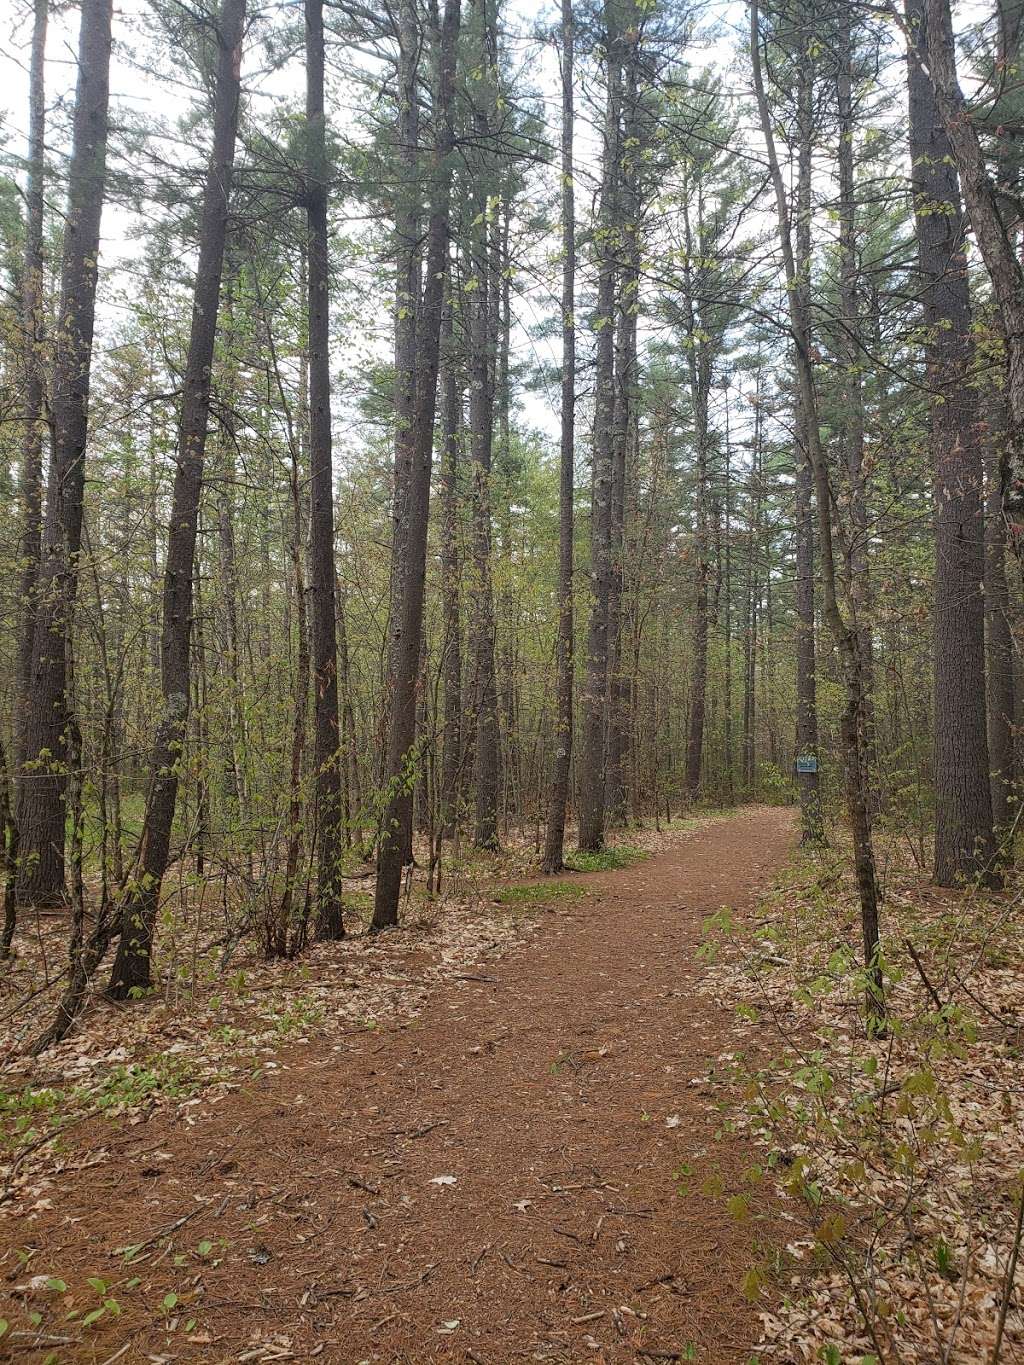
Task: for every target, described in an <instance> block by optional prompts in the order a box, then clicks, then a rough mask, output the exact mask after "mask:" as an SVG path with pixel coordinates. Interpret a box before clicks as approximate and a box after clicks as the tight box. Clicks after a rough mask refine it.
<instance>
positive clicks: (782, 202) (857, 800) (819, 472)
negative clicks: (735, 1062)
mask: <svg viewBox="0 0 1024 1365" xmlns="http://www.w3.org/2000/svg"><path fill="white" fill-rule="evenodd" d="M750 56H751V64H752V67H753V76H754V91H755V94H756V98H757V108H758V115H759V119H760V123H761V132H762V135H763V137H764V142H765V148H766V151H767V154H768V167H769V173H770V175H771V180H772V185H773V188H774V191H775V204H776V213H777V216H778V225H779V238H780V245H781V247H782V258H783V263H784V267H785V277H786V295H787V302H788V306H789V319H790V326H791V328H792V332H793V340H794V345H795V352H796V370H797V380H798V384H799V394H800V404H801V407H802V409H803V413H804V415H805V433H806V438H807V459H808V463H809V464H810V466H811V470H812V473H813V476H814V494H815V499H816V503H817V514H818V537H819V542H820V547H819V548H820V554H821V579H822V594H823V598H824V609H825V619H826V621H827V622H828V625H829V629H830V631H831V632H832V635H833V637H834V639H835V642H836V646H837V648H838V650H839V654H840V659H841V662H842V667H843V678H844V682H845V684H846V706H845V709H844V712H843V720H842V730H841V733H842V741H843V753H844V759H845V767H846V803H847V811H848V814H849V819H850V829H851V833H852V835H853V852H854V868H855V871H856V876H857V889H858V893H859V898H860V910H861V930H862V935H863V942H864V964H865V973H866V985H865V1009H866V1013H867V1017H868V1027H869V1029H872V1028H877V1026H878V1022H879V1020H880V1019H881V1017H882V1016H883V1015H884V1012H885V998H884V994H883V987H882V973H881V964H880V962H879V951H880V942H879V923H878V879H877V875H876V872H875V853H874V845H873V842H872V836H871V812H870V805H869V799H868V783H867V762H866V743H865V728H864V675H863V668H862V661H861V657H860V637H859V635H858V633H857V631H856V630H855V629H853V628H852V627H851V626H850V624H849V623H848V622H847V620H845V619H844V616H843V611H842V608H841V607H840V605H839V598H838V595H837V588H838V577H837V574H836V565H835V554H834V550H833V524H832V498H831V489H830V487H829V476H828V463H827V460H826V456H825V450H824V447H823V444H822V440H821V426H820V423H819V419H818V405H817V396H816V393H815V387H814V372H813V369H812V364H811V333H810V324H809V316H808V315H809V296H808V288H807V281H806V279H802V278H801V277H800V276H799V274H798V272H797V264H796V255H795V253H794V251H793V237H792V231H791V226H790V215H789V203H788V199H787V195H786V187H785V183H784V181H783V178H782V171H781V169H780V167H779V159H778V152H777V151H776V146H775V133H774V126H773V121H772V115H771V110H770V108H769V105H768V100H767V97H766V95H765V89H764V78H763V76H762V71H761V35H760V17H759V13H758V5H757V0H752V3H751V6H750ZM837 534H840V535H841V532H839V531H838V528H837Z"/></svg>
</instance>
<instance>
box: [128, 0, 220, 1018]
mask: <svg viewBox="0 0 1024 1365" xmlns="http://www.w3.org/2000/svg"><path fill="white" fill-rule="evenodd" d="M244 22H245V0H224V2H223V5H222V8H221V12H220V19H219V22H218V26H217V43H218V53H217V74H216V83H215V87H214V108H213V147H212V151H211V155H210V161H209V165H208V167H207V172H206V183H205V185H204V188H203V200H202V209H201V214H200V223H199V262H198V266H197V269H196V281H195V289H194V294H193V300H192V329H191V333H190V335H189V346H188V357H187V361H186V365H185V376H184V381H183V384H182V400H181V418H180V423H179V428H178V459H177V469H176V471H175V476H174V493H173V501H172V507H171V521H170V530H169V533H168V537H167V564H166V569H165V573H164V591H163V628H162V632H161V648H160V690H161V710H160V717H159V722H158V725H157V729H156V735H155V737H154V742H153V753H152V758H151V772H152V777H151V779H150V785H149V792H148V794H147V798H146V816H145V821H144V824H143V828H142V836H141V838H140V841H139V850H138V855H137V860H136V863H137V865H136V870H135V875H134V876H133V877H132V878H131V880H130V882H129V886H128V889H127V890H126V892H125V895H124V899H123V901H122V905H121V916H120V918H121V938H120V942H119V943H118V947H117V954H116V956H115V958H114V963H113V967H112V970H111V977H110V986H109V990H110V993H111V995H112V996H113V997H114V998H115V999H118V1000H123V999H126V998H127V997H128V996H129V995H130V994H131V993H133V992H137V991H139V990H144V989H146V988H147V987H148V986H149V984H150V981H151V955H152V946H153V926H154V922H155V920H156V913H157V909H158V907H159V904H160V888H161V885H162V883H163V878H164V874H165V872H166V871H167V865H168V861H169V858H170V845H171V830H172V826H173V824H174V811H175V807H176V805H177V799H178V777H179V764H180V761H181V751H182V746H183V744H184V740H185V734H186V727H187V724H188V698H189V669H190V650H189V639H190V635H191V628H192V561H193V559H194V557H195V547H196V526H197V521H198V516H199V499H200V494H201V492H202V485H203V459H204V456H205V454H206V431H207V424H208V421H209V415H210V382H211V371H212V366H213V351H214V341H215V339H216V334H217V312H218V305H219V302H220V282H221V274H222V271H223V267H224V243H225V240H226V237H227V224H228V207H229V201H230V197H231V177H232V170H233V167H234V157H235V138H236V133H237V130H238V109H239V98H240V81H239V72H240V67H241V59H242V31H243V27H244Z"/></svg>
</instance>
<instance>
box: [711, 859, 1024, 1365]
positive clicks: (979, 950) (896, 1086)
mask: <svg viewBox="0 0 1024 1365" xmlns="http://www.w3.org/2000/svg"><path fill="white" fill-rule="evenodd" d="M842 853H843V851H842V850H839V851H838V852H835V851H833V852H832V853H831V854H826V855H823V856H822V857H821V858H820V859H816V858H808V857H800V858H798V859H796V860H795V861H794V862H793V864H792V866H791V867H790V868H789V869H788V871H787V873H786V875H785V876H784V877H783V878H782V879H781V880H780V882H779V883H778V884H777V886H776V887H775V889H774V890H773V892H772V893H771V894H770V895H769V896H768V897H767V898H766V899H765V900H764V901H763V902H762V903H761V904H760V906H759V907H758V908H757V910H756V913H754V914H753V915H748V916H744V917H742V919H741V918H740V917H739V916H737V915H735V914H733V913H731V912H729V911H728V910H725V911H723V912H720V913H719V914H718V915H715V916H712V917H710V918H709V919H708V921H707V922H706V924H705V942H704V946H703V947H702V949H701V956H702V958H703V959H704V961H705V963H706V964H707V973H708V974H707V982H706V985H707V989H709V990H711V991H713V992H714V993H715V994H716V996H717V997H718V998H719V1000H720V1001H721V1002H722V1003H727V1004H729V1005H731V1007H732V1008H733V1009H734V1010H735V1011H736V1014H737V1016H738V1019H739V1020H740V1021H742V1024H743V1025H744V1027H745V1028H747V1030H748V1031H749V1027H750V1026H751V1025H753V1026H754V1027H755V1028H756V1030H757V1034H756V1037H757V1044H758V1051H757V1057H756V1061H755V1060H754V1059H753V1058H752V1057H744V1056H743V1055H741V1054H735V1053H729V1054H724V1055H723V1056H722V1057H720V1058H719V1065H718V1068H717V1070H716V1072H715V1073H714V1074H713V1076H712V1077H711V1078H710V1079H711V1082H712V1084H713V1085H715V1086H716V1087H717V1086H718V1085H722V1084H725V1085H728V1086H730V1087H732V1088H733V1093H735V1086H736V1083H737V1082H739V1084H740V1087H741V1093H742V1095H743V1100H742V1102H741V1103H740V1104H739V1105H738V1106H737V1107H736V1108H735V1109H734V1111H733V1114H732V1123H733V1125H734V1126H735V1127H737V1128H739V1129H741V1130H743V1131H745V1132H747V1133H748V1134H749V1135H751V1136H752V1137H753V1138H754V1139H756V1141H757V1143H758V1145H759V1147H760V1150H761V1157H760V1159H759V1160H758V1162H757V1163H756V1164H755V1165H754V1166H753V1167H752V1168H751V1171H752V1175H751V1179H752V1180H753V1179H757V1180H760V1179H761V1178H763V1177H766V1178H767V1179H768V1181H769V1182H770V1183H771V1186H772V1189H773V1198H774V1200H775V1202H777V1204H778V1205H779V1207H780V1208H781V1210H782V1214H783V1217H784V1218H785V1219H786V1220H787V1221H788V1222H789V1224H790V1226H791V1228H792V1236H791V1238H790V1240H789V1241H788V1242H787V1244H786V1246H785V1249H784V1252H783V1253H782V1259H781V1262H780V1264H777V1265H774V1266H773V1265H771V1264H769V1262H768V1261H767V1260H761V1261H759V1262H758V1264H756V1265H754V1266H752V1267H751V1270H750V1272H749V1273H748V1276H747V1278H746V1281H745V1283H744V1290H745V1292H746V1293H747V1294H748V1296H749V1297H751V1298H752V1299H755V1300H763V1301H764V1304H767V1299H765V1298H764V1296H765V1293H766V1291H768V1290H770V1289H774V1291H775V1294H776V1296H777V1302H776V1304H775V1305H773V1307H772V1309H771V1310H769V1309H768V1308H767V1306H765V1307H764V1311H763V1313H762V1320H763V1324H764V1341H765V1343H766V1344H764V1345H762V1348H761V1349H762V1350H763V1351H764V1353H765V1355H766V1357H767V1356H771V1357H773V1358H779V1359H784V1360H791V1359H796V1360H822V1361H825V1362H826V1363H827V1365H846V1363H847V1362H851V1363H853V1365H862V1363H863V1365H899V1363H905V1365H910V1363H911V1362H915V1363H919V1365H952V1362H954V1361H960V1362H966V1361H979V1362H980V1361H983V1360H984V1361H986V1362H988V1365H997V1362H998V1360H999V1359H1000V1358H1001V1359H1002V1360H1004V1361H1007V1360H1009V1359H1011V1358H1014V1351H1015V1350H1019V1349H1020V1347H1021V1346H1022V1345H1024V1318H1022V1315H1021V1311H1020V1306H1019V1299H1018V1294H1019V1291H1020V1290H1021V1288H1022V1287H1024V1276H1022V1274H1021V1270H1020V1267H1019V1263H1018V1260H1017V1253H1018V1251H1019V1248H1020V1216H1021V1213H1022V1210H1024V1184H1022V1172H1021V1166H1022V1164H1024V1101H1022V1099H1021V1091H1020V1085H1019V1062H1020V1055H1021V1052H1020V1049H1021V1043H1022V1034H1021V1029H1022V1027H1024V988H1022V981H1024V926H1022V925H1021V922H1020V921H1021V917H1020V913H1019V912H1020V904H1021V901H1022V899H1024V889H1022V886H1021V885H1020V884H1018V883H1016V882H1015V883H1014V884H1013V885H1012V886H1011V887H1010V888H1009V890H1008V891H1006V892H1003V893H1001V894H999V895H991V894H982V893H979V892H974V891H969V892H963V893H951V892H944V891H939V890H937V889H936V888H934V887H932V886H931V885H930V884H929V883H928V882H927V881H926V880H925V877H924V875H923V874H922V873H921V872H920V871H919V870H918V868H917V867H916V865H914V864H913V863H912V861H911V860H910V859H909V857H906V856H904V857H902V858H901V857H899V856H897V855H896V854H895V853H894V851H893V850H890V851H889V861H888V864H887V869H886V895H885V901H884V919H883V930H884V953H885V956H884V960H883V974H884V979H885V986H886V1003H887V1017H886V1030H885V1033H884V1036H881V1037H877V1038H869V1037H867V1036H866V1032H865V1029H864V1026H863V1019H862V1015H861V1002H862V1000H863V997H864V986H865V981H864V973H863V970H862V969H861V967H860V965H859V960H860V959H859V948H860V945H859V921H858V918H857V908H856V892H855V888H854V886H853V884H852V879H851V877H850V876H849V875H848V872H847V868H848V866H849V863H848V861H844V859H843V856H842ZM724 1197H727V1198H728V1199H729V1201H730V1212H732V1213H733V1214H734V1215H735V1216H746V1215H747V1213H748V1208H747V1200H746V1196H745V1194H744V1193H743V1192H742V1191H740V1192H737V1191H735V1190H732V1191H728V1192H724ZM780 1267H781V1268H780ZM767 1343H770V1344H767Z"/></svg>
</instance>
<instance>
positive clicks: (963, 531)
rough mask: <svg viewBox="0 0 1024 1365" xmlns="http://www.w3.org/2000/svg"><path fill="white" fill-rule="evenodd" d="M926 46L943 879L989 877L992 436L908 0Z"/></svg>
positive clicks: (924, 252)
mask: <svg viewBox="0 0 1024 1365" xmlns="http://www.w3.org/2000/svg"><path fill="white" fill-rule="evenodd" d="M906 16H907V24H908V26H909V28H910V31H911V34H912V36H913V40H914V43H915V45H916V52H911V53H910V56H909V61H908V75H909V90H910V160H911V181H912V185H913V191H914V216H915V229H916V236H917V255H918V269H919V271H920V273H921V277H922V282H923V286H924V287H923V298H922V304H923V313H924V321H925V326H926V329H927V336H926V341H925V346H924V351H925V366H926V374H927V382H928V387H929V389H930V390H931V392H932V394H933V395H934V397H933V400H932V404H931V413H930V445H931V457H932V473H933V489H934V505H935V607H934V622H935V626H934V631H935V696H934V703H935V710H934V718H935V723H934V729H935V738H934V745H935V807H936V809H935V880H936V882H938V884H939V885H940V886H952V885H954V884H956V883H957V882H961V881H965V880H968V881H969V880H973V879H974V878H975V877H977V876H978V875H979V874H981V875H988V873H989V871H990V869H991V864H992V856H993V852H994V842H993V833H992V794H991V790H990V787H989V762H988V737H987V733H986V716H985V601H984V595H983V580H984V574H985V566H984V536H985V528H984V505H983V485H984V477H983V443H982V440H981V432H980V427H979V417H980V413H979V410H978V400H977V394H976V391H975V389H974V386H973V385H972V384H971V383H970V382H968V380H967V376H968V373H969V371H970V368H971V366H972V362H973V345H972V341H971V298H970V288H969V285H968V280H967V255H966V251H965V247H964V235H965V230H966V229H965V224H964V217H963V212H962V210H961V206H960V185H959V181H958V177H957V169H956V163H955V162H954V160H953V153H952V148H951V146H950V141H949V137H948V135H947V133H946V130H945V128H944V127H943V125H942V120H941V119H940V117H939V108H938V103H937V101H936V98H935V91H934V89H933V88H932V84H931V81H930V80H929V79H928V76H927V75H926V74H925V72H924V71H923V70H922V68H921V65H920V59H921V58H926V57H927V53H928V40H929V35H928V32H927V23H926V18H925V0H907V3H906Z"/></svg>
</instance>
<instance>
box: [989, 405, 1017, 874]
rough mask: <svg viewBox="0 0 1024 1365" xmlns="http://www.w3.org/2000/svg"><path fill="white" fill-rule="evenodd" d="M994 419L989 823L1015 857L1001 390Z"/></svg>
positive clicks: (1001, 846)
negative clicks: (1012, 833)
mask: <svg viewBox="0 0 1024 1365" xmlns="http://www.w3.org/2000/svg"><path fill="white" fill-rule="evenodd" d="M990 401H991V402H992V404H993V407H994V410H995V414H996V416H995V419H994V420H993V421H992V422H991V423H990V424H989V430H988V447H989V455H988V466H989V482H988V497H987V508H986V518H985V656H986V672H987V677H986V690H985V696H986V702H987V709H988V747H989V761H990V762H991V765H992V774H991V785H992V824H993V826H994V832H995V836H996V841H997V844H998V850H999V861H1000V862H1001V863H1002V864H1003V865H1004V866H1007V865H1009V864H1011V863H1012V862H1013V841H1012V839H1010V838H1007V837H1006V836H1007V834H1008V832H1009V831H1010V830H1011V828H1012V825H1013V820H1014V817H1015V816H1016V814H1017V799H1018V798H1017V762H1016V754H1015V748H1016V733H1015V731H1016V726H1015V715H1016V695H1015V688H1014V676H1013V664H1014V649H1013V634H1012V631H1011V628H1010V593H1009V586H1008V584H1007V580H1006V524H1005V522H1004V521H1003V516H1002V505H1001V503H1002V488H1003V483H1004V477H1005V475H1004V463H1005V436H1006V413H1005V407H1004V404H1003V401H1002V396H1001V395H990Z"/></svg>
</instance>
